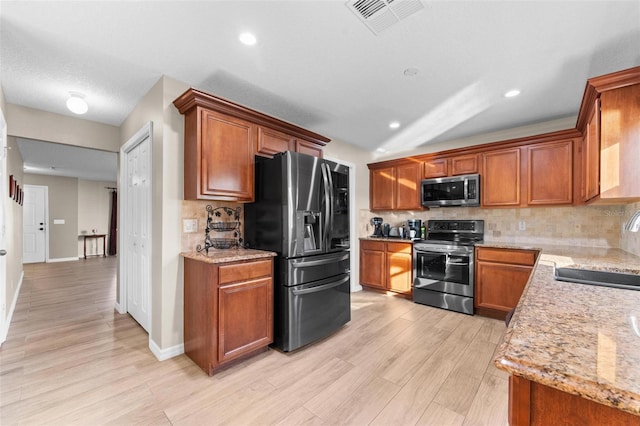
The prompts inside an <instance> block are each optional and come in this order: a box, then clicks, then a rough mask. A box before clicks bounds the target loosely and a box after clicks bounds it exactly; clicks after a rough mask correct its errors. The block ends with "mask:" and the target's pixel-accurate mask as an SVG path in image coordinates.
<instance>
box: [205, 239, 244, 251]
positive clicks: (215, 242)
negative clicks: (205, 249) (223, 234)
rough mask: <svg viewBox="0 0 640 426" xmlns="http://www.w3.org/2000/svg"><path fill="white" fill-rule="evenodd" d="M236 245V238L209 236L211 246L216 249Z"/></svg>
mask: <svg viewBox="0 0 640 426" xmlns="http://www.w3.org/2000/svg"><path fill="white" fill-rule="evenodd" d="M237 245H238V240H237V239H235V238H211V246H212V247H213V248H216V249H229V248H233V247H236V246H237Z"/></svg>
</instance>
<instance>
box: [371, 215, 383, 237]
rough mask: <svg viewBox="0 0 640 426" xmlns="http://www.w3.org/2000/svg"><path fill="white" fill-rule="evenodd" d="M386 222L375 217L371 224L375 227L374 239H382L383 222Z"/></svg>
mask: <svg viewBox="0 0 640 426" xmlns="http://www.w3.org/2000/svg"><path fill="white" fill-rule="evenodd" d="M383 221H384V220H383V219H382V218H381V217H374V218H372V219H371V224H372V225H373V236H374V237H382V236H383V235H382V222H383Z"/></svg>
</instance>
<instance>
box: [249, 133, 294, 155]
mask: <svg viewBox="0 0 640 426" xmlns="http://www.w3.org/2000/svg"><path fill="white" fill-rule="evenodd" d="M295 146H296V145H295V139H294V138H293V137H292V136H290V135H287V134H286V133H282V132H278V131H277V130H273V129H269V128H268V127H258V142H257V144H256V155H260V156H262V157H269V158H271V157H273V155H274V154H277V153H279V152H284V151H293V150H295Z"/></svg>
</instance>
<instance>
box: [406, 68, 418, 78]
mask: <svg viewBox="0 0 640 426" xmlns="http://www.w3.org/2000/svg"><path fill="white" fill-rule="evenodd" d="M419 72H420V70H419V69H418V68H407V69H406V70H404V75H405V77H413V76H414V75H416V74H418V73H419Z"/></svg>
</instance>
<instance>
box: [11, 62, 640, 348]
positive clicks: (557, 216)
mask: <svg viewBox="0 0 640 426" xmlns="http://www.w3.org/2000/svg"><path fill="white" fill-rule="evenodd" d="M620 69H621V68H620ZM611 71H614V70H611ZM594 75H596V74H590V75H589V77H591V76H594ZM580 85H582V86H583V85H584V80H582V81H581V83H580ZM186 88H187V87H185V85H182V84H176V82H175V81H173V80H172V79H168V78H165V79H164V80H163V82H161V83H159V85H158V86H157V87H154V89H153V91H152V92H153V96H156V99H157V96H160V98H162V99H163V101H162V108H167V106H169V105H171V103H172V102H173V101H174V100H175V99H176V98H177V97H178V96H179V95H180V94H181V93H182V92H184V90H186ZM153 96H151V95H150V96H149V98H150V99H151V98H152V97H153ZM153 105H154V106H153V107H152V108H150V109H153V115H154V117H155V118H154V121H156V119H157V122H162V121H163V118H161V117H159V116H161V115H162V113H161V112H159V108H158V104H157V103H156V104H153ZM171 108H172V107H171ZM142 109H143V108H140V109H139V110H142ZM576 110H577V106H576ZM14 112H15V109H14ZM171 114H172V116H171V119H170V120H169V122H170V123H171V127H172V128H173V127H174V126H175V125H176V123H181V122H182V117H181V116H180V115H179V114H178V113H177V112H175V111H172V113H171ZM14 117H15V115H14ZM136 120H137V119H134V118H133V117H132V119H131V120H128V121H127V122H126V123H125V124H124V130H123V133H124V134H125V135H131V134H133V132H134V131H135V130H137V128H139V126H140V124H141V123H140V122H139V120H138V122H136ZM178 125H179V124H178ZM14 126H15V125H14ZM548 126H549V127H551V128H550V129H548V131H554V130H561V129H565V128H571V127H573V126H575V120H574V119H570V120H564V122H563V123H557V122H556V123H551V124H548ZM527 130H528V131H529V132H528V133H529V134H538V133H544V132H545V130H544V125H541V126H538V129H536V131H531V129H522V128H520V129H519V130H516V131H514V132H521V133H525V134H526V133H527ZM483 137H484V138H485V140H484V142H491V141H497V140H505V139H511V138H514V137H517V136H505V137H496V136H495V135H489V136H487V135H484V136H483ZM162 138H164V141H163V142H164V143H163V144H161V145H160V152H162V153H163V155H164V157H165V158H167V159H168V158H174V157H175V158H178V159H179V158H180V157H181V153H180V150H179V148H178V146H177V144H178V143H182V140H181V138H180V137H179V136H177V137H174V136H172V135H170V134H168V133H167V134H161V135H160V140H162ZM332 144H333V145H332ZM434 150H435V151H440V150H439V149H436V148H434ZM325 155H326V156H327V157H332V158H341V159H344V160H347V161H351V162H353V163H354V164H357V165H361V164H363V163H373V162H376V160H377V159H375V158H370V159H368V160H366V161H362V158H364V154H363V152H362V151H360V150H358V149H355V148H352V147H349V146H345V145H341V144H339V143H338V141H333V142H331V143H329V144H327V145H326V148H325ZM167 161H168V160H167ZM167 173H168V176H166V177H165V178H164V179H166V180H165V182H164V183H165V184H166V187H167V190H170V191H175V192H176V195H175V196H173V195H172V196H169V197H167V200H165V201H166V203H164V204H165V207H163V210H164V213H165V219H163V220H166V221H167V222H166V223H164V224H162V223H161V224H160V225H157V224H156V225H154V226H155V227H156V228H155V230H156V232H157V234H158V235H163V236H164V238H163V239H162V240H161V241H163V243H162V244H163V245H165V246H166V247H164V248H163V251H166V252H167V253H169V252H171V253H173V250H174V249H173V248H172V245H173V246H174V247H175V245H180V240H181V239H183V240H184V239H187V240H190V241H193V242H194V243H195V242H196V241H197V242H201V241H200V240H201V239H202V232H197V233H195V234H189V235H183V234H181V233H180V232H179V230H176V229H175V226H174V225H175V223H178V222H179V221H180V220H181V219H182V217H184V218H193V217H198V216H197V214H198V215H199V214H202V213H195V211H196V210H197V211H198V212H200V211H202V212H204V209H195V210H194V213H185V214H183V215H181V213H180V211H181V210H183V211H184V210H187V209H189V208H190V204H191V202H187V201H185V202H181V201H177V202H176V201H175V200H176V199H177V200H181V199H182V197H181V194H180V192H181V190H176V189H175V188H173V186H172V185H173V184H172V182H178V184H176V185H174V186H180V185H179V182H180V181H181V177H180V176H179V174H180V173H178V172H176V171H174V170H167ZM357 173H358V176H357V177H356V180H357V182H358V184H359V185H360V186H359V187H358V188H359V189H358V191H356V194H355V195H356V197H358V199H359V201H358V202H357V203H356V205H359V206H368V203H369V200H368V196H367V192H368V191H367V190H366V188H367V187H368V171H367V169H366V168H364V170H363V169H362V168H359V169H358V171H357ZM363 175H364V176H363ZM634 208H635V209H637V206H635V207H634V206H633V205H630V206H626V207H616V206H614V207H611V208H605V207H566V208H565V207H554V208H545V207H539V208H524V209H491V210H488V209H473V210H468V209H467V208H461V209H460V210H458V209H456V210H455V212H454V211H449V210H447V211H444V209H441V211H440V210H439V211H437V212H436V214H438V215H442V216H443V218H444V216H445V215H460V216H462V215H465V214H466V215H467V216H465V218H474V219H476V218H480V219H485V220H486V221H487V223H486V228H485V229H486V232H485V234H486V239H487V240H489V237H490V236H492V237H494V239H499V238H505V239H506V240H510V242H512V241H515V242H518V241H517V240H520V241H526V239H527V237H532V236H533V237H536V238H538V237H540V238H541V239H542V240H545V239H546V240H550V241H551V240H553V238H554V236H555V237H556V238H558V237H560V238H570V239H571V240H570V241H571V243H573V242H574V241H580V240H582V239H583V238H586V239H587V240H588V241H587V243H589V242H595V243H598V244H603V243H604V242H607V243H608V244H610V245H611V246H613V247H617V246H618V245H622V244H630V245H628V246H627V247H633V246H635V247H637V243H636V242H634V241H635V240H634V239H633V238H631V237H630V236H629V235H626V234H621V233H620V232H619V230H620V229H621V224H622V223H623V218H625V217H628V216H629V215H630V214H631V213H632V212H633V211H635V210H633V209H634ZM470 209H472V208H470ZM539 209H543V210H539ZM366 210H368V209H367V208H366V207H363V208H360V209H358V210H357V211H356V214H357V215H358V217H364V219H363V220H358V221H357V223H358V232H357V235H358V236H366V235H369V234H370V233H371V229H369V230H367V229H366V226H367V224H368V223H369V219H370V218H371V217H373V216H377V214H371V213H368V212H366ZM498 210H500V211H498ZM576 212H577V214H576ZM416 214H417V215H420V216H419V217H420V218H422V219H423V220H426V219H427V218H432V216H431V215H432V213H431V212H429V213H428V214H424V213H414V214H413V215H412V214H411V213H409V212H393V213H387V214H386V215H385V220H386V221H387V222H390V223H393V224H394V225H398V224H400V223H403V222H404V220H405V217H404V216H406V217H415V215H416ZM172 215H173V216H172ZM394 215H397V216H398V218H397V219H395V218H394ZM484 215H486V216H487V217H480V216H484ZM545 215H547V216H545ZM603 217H604V218H607V219H608V220H606V221H602V220H600V219H601V218H603ZM460 218H462V217H460ZM549 218H552V220H554V221H556V223H555V224H550V223H548V222H550V220H549ZM609 219H612V220H609ZM521 220H524V222H525V224H524V227H525V230H524V231H516V230H517V229H519V226H520V221H521ZM603 222H604V223H603ZM172 223H173V225H172ZM202 223H204V221H202V222H201V224H202ZM163 225H164V226H163ZM582 232H584V233H585V234H583V233H582ZM554 233H555V234H554ZM558 233H559V235H558ZM176 241H177V244H175V242H176ZM543 242H545V241H540V244H541V243H543ZM551 242H552V241H551ZM535 243H537V241H535ZM194 245H195V244H191V245H190V247H191V248H192V247H193V246H194ZM533 245H534V246H536V245H537V244H533ZM585 245H588V244H585ZM352 250H353V251H354V252H355V245H353V248H352ZM168 257H169V258H173V255H169V256H168ZM177 263H178V261H177V259H176V260H171V261H170V262H169V267H168V268H167V269H166V270H165V271H164V273H163V274H162V281H163V282H162V283H160V287H161V288H165V289H166V290H165V293H164V294H163V296H161V297H160V300H159V301H156V302H154V303H158V305H156V306H155V307H156V309H154V311H153V312H154V315H158V317H156V319H155V323H156V325H157V326H156V327H154V328H153V329H152V331H151V337H152V338H153V340H154V341H155V342H157V343H158V346H159V347H160V348H161V349H167V350H168V349H170V348H173V347H174V346H176V345H178V343H179V342H180V335H181V332H180V331H179V330H180V328H181V327H179V326H178V327H176V326H173V324H174V322H175V321H174V320H173V319H172V315H173V317H176V318H177V317H179V316H181V309H180V308H178V307H176V306H174V305H175V303H174V302H173V301H172V300H171V299H169V298H166V297H167V293H172V292H173V293H178V291H176V289H178V290H179V289H181V286H182V284H181V280H178V283H176V282H175V281H176V279H175V277H176V276H180V269H179V266H177ZM352 270H353V268H352ZM355 272H357V271H354V275H355ZM171 277H174V278H171ZM172 312H175V314H172ZM166 315H169V317H166ZM163 316H164V318H163ZM167 324H171V325H169V326H167ZM168 352H170V351H168Z"/></svg>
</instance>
